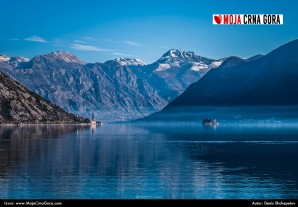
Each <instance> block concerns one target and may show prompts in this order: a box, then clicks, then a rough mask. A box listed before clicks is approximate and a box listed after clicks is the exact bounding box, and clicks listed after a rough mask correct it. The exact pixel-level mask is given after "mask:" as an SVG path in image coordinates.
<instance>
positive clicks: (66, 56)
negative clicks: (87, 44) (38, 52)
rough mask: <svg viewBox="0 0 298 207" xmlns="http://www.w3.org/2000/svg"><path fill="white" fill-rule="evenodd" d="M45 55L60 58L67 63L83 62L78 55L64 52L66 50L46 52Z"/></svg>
mask: <svg viewBox="0 0 298 207" xmlns="http://www.w3.org/2000/svg"><path fill="white" fill-rule="evenodd" d="M45 56H47V57H50V58H54V59H61V60H63V61H65V62H68V63H79V64H84V62H83V61H82V60H80V59H79V58H78V57H76V56H75V55H73V54H72V53H70V52H66V51H56V52H52V53H50V54H47V55H45Z"/></svg>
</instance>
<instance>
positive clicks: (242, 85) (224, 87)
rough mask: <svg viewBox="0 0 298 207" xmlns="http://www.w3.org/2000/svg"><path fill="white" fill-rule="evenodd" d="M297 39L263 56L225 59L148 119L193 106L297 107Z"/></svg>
mask: <svg viewBox="0 0 298 207" xmlns="http://www.w3.org/2000/svg"><path fill="white" fill-rule="evenodd" d="M297 77H298V40H294V41H292V42H289V43H287V44H285V45H283V46H281V47H279V48H277V49H275V50H273V51H271V52H270V53H268V54H267V55H265V56H262V55H257V56H254V57H252V58H250V59H241V58H238V57H230V58H227V59H226V60H225V61H224V62H223V63H222V64H221V66H220V67H218V68H215V69H212V70H211V71H209V72H208V73H207V74H206V75H205V76H204V77H202V78H201V79H200V80H199V81H197V82H195V83H193V84H192V85H190V86H189V87H188V88H187V89H186V90H185V92H184V93H183V94H181V95H180V96H179V97H178V98H176V99H175V100H174V101H172V102H171V103H170V104H169V105H168V106H166V107H165V108H164V109H163V110H162V111H161V112H158V113H156V114H153V115H152V116H149V117H148V118H149V119H151V118H154V117H161V115H162V114H163V113H167V112H170V113H174V112H175V111H176V109H177V108H189V107H194V106H215V107H223V106H225V107H230V106H232V107H234V106H297V105H298V96H297V94H298V81H297Z"/></svg>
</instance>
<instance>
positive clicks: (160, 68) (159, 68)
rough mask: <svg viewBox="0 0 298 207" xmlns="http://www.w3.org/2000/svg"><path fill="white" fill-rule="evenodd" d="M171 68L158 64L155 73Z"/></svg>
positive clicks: (167, 65)
mask: <svg viewBox="0 0 298 207" xmlns="http://www.w3.org/2000/svg"><path fill="white" fill-rule="evenodd" d="M170 67H171V65H170V64H159V66H158V68H157V69H156V70H155V71H163V70H167V69H169V68H170Z"/></svg>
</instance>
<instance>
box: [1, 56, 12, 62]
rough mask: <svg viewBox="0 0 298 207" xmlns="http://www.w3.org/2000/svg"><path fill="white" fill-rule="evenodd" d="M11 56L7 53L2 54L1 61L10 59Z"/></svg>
mask: <svg viewBox="0 0 298 207" xmlns="http://www.w3.org/2000/svg"><path fill="white" fill-rule="evenodd" d="M9 60H10V57H9V56H6V55H0V62H5V61H9Z"/></svg>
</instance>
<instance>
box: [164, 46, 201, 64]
mask: <svg viewBox="0 0 298 207" xmlns="http://www.w3.org/2000/svg"><path fill="white" fill-rule="evenodd" d="M201 58H202V57H201V56H199V55H197V54H195V53H194V52H191V51H185V50H178V49H171V50H169V51H167V52H166V53H165V54H164V55H163V56H162V57H161V58H160V59H159V62H162V63H164V62H165V63H169V62H173V61H189V62H199V61H200V60H201Z"/></svg>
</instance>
